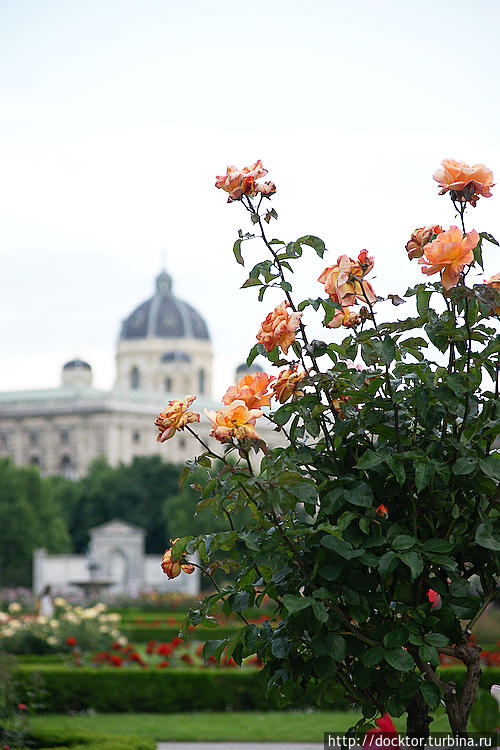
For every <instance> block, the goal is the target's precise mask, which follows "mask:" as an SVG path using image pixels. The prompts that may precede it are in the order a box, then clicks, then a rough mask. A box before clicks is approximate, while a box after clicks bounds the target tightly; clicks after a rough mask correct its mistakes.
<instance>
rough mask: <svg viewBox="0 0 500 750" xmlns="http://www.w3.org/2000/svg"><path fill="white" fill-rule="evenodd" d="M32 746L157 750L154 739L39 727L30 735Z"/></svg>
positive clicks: (61, 749) (67, 749) (45, 748)
mask: <svg viewBox="0 0 500 750" xmlns="http://www.w3.org/2000/svg"><path fill="white" fill-rule="evenodd" d="M30 747H33V748H38V749H39V750H48V748H57V750H76V749H77V748H79V749H80V750H155V748H156V742H154V740H149V739H144V738H143V737H131V736H127V735H119V736H117V735H111V734H97V733H94V732H92V733H87V732H86V733H84V732H72V731H71V730H69V729H59V730H56V729H42V728H39V729H37V730H36V731H35V732H34V733H33V734H32V735H31V737H30Z"/></svg>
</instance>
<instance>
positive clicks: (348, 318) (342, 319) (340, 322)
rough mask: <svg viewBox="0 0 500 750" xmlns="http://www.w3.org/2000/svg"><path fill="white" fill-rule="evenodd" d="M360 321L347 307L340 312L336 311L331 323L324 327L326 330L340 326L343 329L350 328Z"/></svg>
mask: <svg viewBox="0 0 500 750" xmlns="http://www.w3.org/2000/svg"><path fill="white" fill-rule="evenodd" d="M360 321H361V318H360V317H359V315H358V313H354V312H351V310H350V309H349V308H348V307H343V308H342V310H337V311H336V312H335V315H334V316H333V318H332V319H331V321H330V322H329V323H327V324H326V325H327V327H328V328H340V326H344V328H352V327H353V326H355V325H357V324H358V323H359V322H360Z"/></svg>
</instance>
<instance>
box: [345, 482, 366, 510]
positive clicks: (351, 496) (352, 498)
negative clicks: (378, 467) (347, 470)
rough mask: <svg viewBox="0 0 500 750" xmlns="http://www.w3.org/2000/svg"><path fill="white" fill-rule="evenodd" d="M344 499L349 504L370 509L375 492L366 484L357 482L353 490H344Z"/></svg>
mask: <svg viewBox="0 0 500 750" xmlns="http://www.w3.org/2000/svg"><path fill="white" fill-rule="evenodd" d="M344 497H345V499H346V501H347V502H348V503H351V504H352V505H358V506H360V507H362V508H369V507H370V506H371V505H372V503H373V492H372V488H371V487H370V485H368V484H366V482H356V484H354V486H353V487H352V489H346V490H344Z"/></svg>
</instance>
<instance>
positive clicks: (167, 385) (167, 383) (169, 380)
mask: <svg viewBox="0 0 500 750" xmlns="http://www.w3.org/2000/svg"><path fill="white" fill-rule="evenodd" d="M165 390H166V391H167V393H170V391H171V390H172V378H165Z"/></svg>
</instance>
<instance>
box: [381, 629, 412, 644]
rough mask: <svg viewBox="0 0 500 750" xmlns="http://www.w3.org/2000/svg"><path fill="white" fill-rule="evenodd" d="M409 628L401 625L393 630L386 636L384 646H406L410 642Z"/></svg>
mask: <svg viewBox="0 0 500 750" xmlns="http://www.w3.org/2000/svg"><path fill="white" fill-rule="evenodd" d="M409 634H410V633H409V630H408V628H405V627H401V628H396V629H395V630H391V632H390V633H387V634H386V635H385V636H384V646H386V647H387V648H398V647H401V646H404V645H405V643H407V642H408V636H409Z"/></svg>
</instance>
